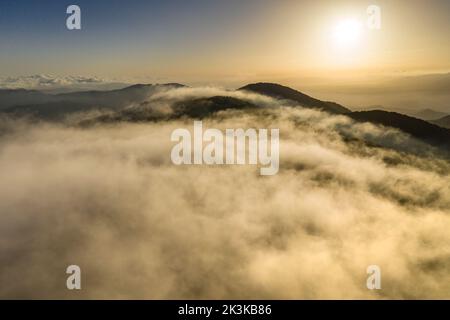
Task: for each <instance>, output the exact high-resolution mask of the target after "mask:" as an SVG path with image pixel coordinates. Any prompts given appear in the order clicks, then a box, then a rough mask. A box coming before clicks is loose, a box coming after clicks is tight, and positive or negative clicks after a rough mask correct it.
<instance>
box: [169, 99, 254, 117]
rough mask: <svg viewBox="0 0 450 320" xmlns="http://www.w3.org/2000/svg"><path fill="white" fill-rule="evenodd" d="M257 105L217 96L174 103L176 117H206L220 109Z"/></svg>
mask: <svg viewBox="0 0 450 320" xmlns="http://www.w3.org/2000/svg"><path fill="white" fill-rule="evenodd" d="M256 107H257V106H256V105H254V104H252V103H250V102H247V101H244V100H241V99H236V98H232V97H224V96H215V97H210V98H200V99H194V100H187V101H181V102H178V103H176V104H175V105H174V107H173V109H174V114H175V117H182V116H188V117H192V118H204V117H206V116H208V115H211V114H213V113H215V112H218V111H223V110H226V109H249V108H256Z"/></svg>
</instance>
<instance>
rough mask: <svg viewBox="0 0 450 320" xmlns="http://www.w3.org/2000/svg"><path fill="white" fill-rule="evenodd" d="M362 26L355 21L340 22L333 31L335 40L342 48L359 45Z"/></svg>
mask: <svg viewBox="0 0 450 320" xmlns="http://www.w3.org/2000/svg"><path fill="white" fill-rule="evenodd" d="M361 33H362V25H361V23H360V22H359V21H357V20H353V19H347V20H341V21H339V22H338V23H337V24H336V26H335V27H334V29H333V40H334V42H335V43H336V44H337V45H339V46H341V47H353V46H355V45H356V44H358V42H359V39H360V37H361Z"/></svg>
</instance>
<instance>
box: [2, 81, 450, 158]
mask: <svg viewBox="0 0 450 320" xmlns="http://www.w3.org/2000/svg"><path fill="white" fill-rule="evenodd" d="M180 87H183V85H181V84H177V83H170V84H162V85H145V84H137V85H133V86H129V87H126V88H123V89H120V90H110V91H84V92H72V93H64V94H56V95H51V94H45V93H41V92H38V91H33V90H0V108H1V107H4V106H5V105H7V106H8V105H10V104H14V103H25V102H28V103H26V104H23V105H13V106H9V107H6V109H5V110H3V111H4V112H6V113H9V114H11V113H12V114H16V115H17V114H18V115H27V116H29V115H32V116H35V117H37V118H43V119H48V120H59V119H61V118H63V117H65V116H66V115H68V114H72V113H76V112H84V111H89V110H94V109H95V110H97V109H98V110H104V111H106V112H105V114H103V115H102V116H98V117H95V118H92V119H90V120H86V121H84V122H83V124H94V123H99V122H100V123H114V122H120V121H130V122H143V121H158V120H168V119H174V118H182V117H191V118H200V119H201V118H204V117H207V116H210V115H212V114H214V113H217V112H219V111H222V110H226V109H238V110H242V109H251V108H257V107H258V106H256V105H254V104H252V103H250V102H248V101H245V100H242V99H237V98H233V97H229V96H214V97H208V98H197V99H186V100H183V101H178V102H175V103H174V104H173V105H172V106H171V108H172V109H171V110H165V111H162V110H158V107H155V105H152V104H154V103H155V102H152V101H148V97H149V96H151V95H152V94H153V93H155V92H158V90H165V89H168V88H180ZM238 90H245V91H249V92H254V93H258V94H263V95H267V96H270V97H273V98H277V99H284V100H290V101H293V102H294V103H296V104H298V105H302V106H304V107H308V108H318V109H321V110H324V111H328V112H330V113H333V114H344V115H347V116H349V117H351V118H352V119H354V120H355V121H359V122H370V123H374V124H381V125H384V126H389V127H393V128H396V129H399V130H401V131H403V132H405V133H408V134H410V135H412V136H413V137H416V138H418V139H421V140H423V141H425V142H428V143H430V144H433V145H435V146H439V147H444V148H446V149H447V150H450V130H449V129H446V128H443V127H444V126H448V121H449V120H450V116H448V117H445V118H442V119H439V120H436V121H435V122H433V123H436V124H439V125H441V126H443V127H440V126H438V125H436V124H433V123H430V122H427V121H424V120H420V119H417V118H413V117H410V116H406V115H403V114H400V113H396V112H388V111H382V110H372V111H360V112H351V111H350V110H349V109H347V108H345V107H343V106H341V105H339V104H337V103H334V102H327V101H321V100H318V99H315V98H312V97H310V96H307V95H305V94H303V93H301V92H299V91H296V90H294V89H292V88H288V87H285V86H281V85H278V84H273V83H256V84H249V85H246V86H244V87H242V88H240V89H238ZM30 102H31V103H30Z"/></svg>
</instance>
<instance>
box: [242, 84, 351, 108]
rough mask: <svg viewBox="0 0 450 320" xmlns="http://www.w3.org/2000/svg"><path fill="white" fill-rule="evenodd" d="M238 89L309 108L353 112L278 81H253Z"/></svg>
mask: <svg viewBox="0 0 450 320" xmlns="http://www.w3.org/2000/svg"><path fill="white" fill-rule="evenodd" d="M238 90H245V91H251V92H255V93H259V94H263V95H266V96H270V97H272V98H277V99H285V100H291V101H294V102H297V103H299V104H300V105H302V106H304V107H307V108H318V109H321V110H324V111H327V112H330V113H334V114H345V113H349V112H351V110H349V109H347V108H345V107H344V106H341V105H340V104H337V103H335V102H330V101H322V100H318V99H315V98H313V97H310V96H308V95H306V94H304V93H301V92H300V91H297V90H294V89H292V88H289V87H285V86H282V85H279V84H276V83H263V82H260V83H253V84H248V85H246V86H244V87H242V88H239V89H238Z"/></svg>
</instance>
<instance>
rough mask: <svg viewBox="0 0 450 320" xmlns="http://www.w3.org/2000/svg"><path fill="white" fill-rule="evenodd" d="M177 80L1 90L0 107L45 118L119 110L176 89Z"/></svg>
mask: <svg viewBox="0 0 450 320" xmlns="http://www.w3.org/2000/svg"><path fill="white" fill-rule="evenodd" d="M179 87H183V85H181V84H178V83H169V84H157V85H151V84H137V85H132V86H129V87H126V88H123V89H118V90H109V91H81V92H71V93H63V94H55V95H53V94H45V93H41V92H39V91H33V90H23V89H19V90H0V110H2V111H3V112H5V113H8V114H15V115H18V116H22V115H32V116H35V117H37V118H43V119H48V120H56V119H60V118H62V117H64V116H66V115H68V114H70V113H74V112H82V111H89V110H92V109H100V110H119V109H122V108H124V107H126V106H128V105H132V104H138V103H141V102H143V101H145V100H146V99H147V98H148V97H149V96H150V95H151V94H153V93H155V92H156V91H158V90H164V89H168V88H179Z"/></svg>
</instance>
